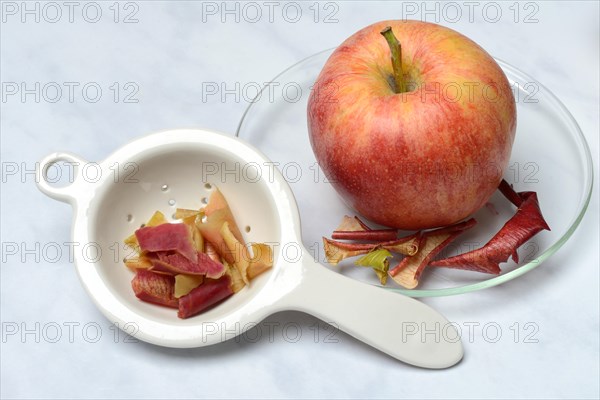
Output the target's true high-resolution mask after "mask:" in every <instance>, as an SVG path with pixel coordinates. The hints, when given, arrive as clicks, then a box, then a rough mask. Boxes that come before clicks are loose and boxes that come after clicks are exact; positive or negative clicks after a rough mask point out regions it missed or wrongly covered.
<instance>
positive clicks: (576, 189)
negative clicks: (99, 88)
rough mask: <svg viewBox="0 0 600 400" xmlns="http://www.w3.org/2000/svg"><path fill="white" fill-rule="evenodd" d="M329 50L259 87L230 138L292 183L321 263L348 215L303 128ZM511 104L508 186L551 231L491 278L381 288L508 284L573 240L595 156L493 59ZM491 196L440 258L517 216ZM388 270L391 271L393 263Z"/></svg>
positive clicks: (451, 274)
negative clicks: (326, 243) (527, 195)
mask: <svg viewBox="0 0 600 400" xmlns="http://www.w3.org/2000/svg"><path fill="white" fill-rule="evenodd" d="M332 51H333V50H332V49H329V50H325V51H322V52H320V53H317V54H314V55H312V56H310V57H308V58H305V59H304V60H302V61H300V62H298V63H296V64H294V65H292V66H291V67H289V68H287V69H286V70H284V71H283V72H281V73H280V74H279V75H277V76H276V77H275V78H274V79H273V80H272V81H271V82H269V83H268V84H266V85H265V87H263V89H262V91H261V92H260V93H259V94H258V95H257V96H256V97H255V99H254V100H253V101H252V102H251V104H250V106H249V107H248V108H247V110H246V111H245V113H244V115H243V116H242V120H241V121H240V124H239V126H238V129H237V132H236V135H237V136H239V137H241V138H243V139H245V140H246V141H248V142H250V143H252V144H254V145H255V146H257V147H258V148H259V149H260V150H262V151H263V152H264V153H265V154H266V155H267V156H268V157H270V159H271V160H272V161H273V162H274V163H275V165H276V166H277V167H278V168H279V170H280V171H281V172H282V173H283V175H284V177H285V178H286V180H287V181H288V182H289V183H290V185H291V187H292V190H293V192H294V195H295V196H296V199H297V201H298V206H299V208H300V215H301V218H302V239H303V242H304V244H305V246H306V247H307V248H308V249H310V250H311V251H312V252H313V254H314V256H315V257H317V258H318V259H319V260H320V261H321V262H322V263H323V264H324V265H328V264H327V263H326V261H325V255H324V251H323V246H322V237H323V236H327V237H329V236H330V235H331V232H332V231H333V230H334V229H335V227H336V226H337V225H338V223H339V221H340V220H341V218H342V216H343V215H344V214H348V215H354V214H355V213H354V212H353V211H352V210H351V209H349V208H348V207H347V206H346V205H345V204H344V203H343V201H342V200H341V199H340V198H339V196H338V195H337V193H336V192H335V190H334V189H333V187H332V186H331V185H330V184H329V183H328V182H327V180H326V178H325V176H324V175H323V173H322V171H321V170H320V169H319V167H318V164H317V162H316V160H315V157H314V155H313V152H312V149H311V146H310V142H309V138H308V129H307V122H306V105H307V101H308V97H309V95H310V90H311V87H312V85H313V84H314V82H315V80H316V78H317V76H318V74H319V72H320V71H321V69H322V67H323V65H324V64H325V62H326V61H327V59H328V58H329V55H330V54H331V52H332ZM497 61H498V63H499V64H500V66H501V67H502V69H503V70H504V72H505V73H506V75H507V77H508V80H509V81H510V83H511V85H512V87H513V89H514V94H515V99H516V101H517V134H516V139H515V143H514V146H513V151H512V156H511V161H510V163H509V167H508V169H507V171H506V173H505V179H506V180H507V181H508V182H509V183H512V184H513V185H514V187H515V189H517V190H518V191H524V190H533V191H536V192H538V196H539V199H540V206H541V208H542V211H543V213H544V217H545V218H546V221H547V222H548V224H549V225H550V227H551V229H552V231H550V232H548V231H543V232H541V233H539V234H538V235H536V236H535V237H534V238H532V239H531V240H530V241H529V242H527V243H526V244H524V245H523V246H522V247H521V248H520V250H519V261H520V262H519V263H518V264H516V263H514V262H513V261H512V260H509V262H507V263H504V264H501V265H500V266H501V268H502V273H501V274H500V275H498V276H492V275H486V274H481V273H477V272H469V271H459V270H451V269H445V268H427V269H426V270H425V272H424V273H423V276H422V278H421V282H420V285H419V287H418V288H417V289H412V290H407V289H403V288H400V287H398V286H397V285H396V284H395V282H393V281H391V282H388V284H387V285H386V286H384V287H385V288H386V289H389V290H394V291H397V292H400V293H403V294H406V295H409V296H413V297H426V296H447V295H456V294H462V293H467V292H472V291H475V290H480V289H485V288H489V287H492V286H496V285H499V284H501V283H504V282H507V281H509V280H511V279H514V278H516V277H518V276H521V275H523V274H525V273H526V272H528V271H531V270H532V269H534V268H536V267H537V266H539V265H540V264H541V263H542V262H543V261H545V260H546V259H547V258H548V257H550V256H551V255H552V254H554V253H555V252H556V251H557V250H558V249H559V248H560V247H561V246H562V245H563V244H564V243H565V242H566V241H567V240H568V239H569V237H571V235H572V234H573V232H574V231H575V229H576V228H577V226H578V225H579V222H580V221H581V219H582V218H583V216H584V214H585V211H586V209H587V206H588V203H589V200H590V196H591V192H592V180H593V177H592V159H591V155H590V150H589V147H588V145H587V142H586V140H585V137H584V136H583V134H582V132H581V130H580V128H579V126H578V125H577V122H576V121H575V119H574V118H573V116H572V115H571V114H570V113H569V111H568V110H567V109H566V108H565V106H564V105H563V104H562V103H561V102H560V100H558V99H557V98H556V96H554V95H553V94H552V93H551V92H550V91H549V90H548V89H547V88H545V87H544V86H543V85H541V84H540V83H539V82H537V81H536V80H535V79H534V78H532V77H530V76H528V75H526V74H524V73H523V72H521V71H519V70H518V69H516V68H515V67H513V66H511V65H509V64H507V63H505V62H502V61H499V60H497ZM514 212H515V209H514V207H513V206H512V205H511V204H509V203H508V201H506V200H505V199H504V198H503V197H502V196H501V195H500V194H498V193H496V194H494V196H492V198H491V199H490V200H489V203H488V205H486V207H483V208H482V209H481V210H479V211H478V212H477V213H475V214H474V217H475V218H476V219H477V221H478V224H477V226H476V227H475V228H473V229H472V230H470V231H468V232H466V233H464V234H463V235H461V236H460V237H459V238H458V239H457V240H456V241H455V242H454V244H453V245H452V246H450V247H448V249H447V250H445V252H444V253H443V256H446V257H447V256H451V255H456V254H458V253H462V252H465V251H467V250H469V249H472V248H476V247H480V246H482V245H484V244H485V243H486V242H487V241H488V240H489V239H490V238H491V237H492V236H493V235H494V234H495V233H496V232H497V231H498V230H499V229H500V228H501V227H502V225H504V223H505V222H506V221H507V220H508V219H509V218H510V217H511V216H512V215H514ZM353 262H354V259H350V260H344V261H343V262H342V263H340V265H338V266H336V267H331V266H330V268H332V269H334V270H337V271H339V272H340V273H342V274H344V275H348V276H351V277H353V278H355V279H359V280H363V281H365V282H368V283H371V284H375V285H379V281H378V279H377V277H376V276H375V274H374V273H373V272H372V271H371V270H370V269H367V268H359V267H355V266H354V265H353ZM393 265H394V264H392V266H393Z"/></svg>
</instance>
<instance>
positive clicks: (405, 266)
mask: <svg viewBox="0 0 600 400" xmlns="http://www.w3.org/2000/svg"><path fill="white" fill-rule="evenodd" d="M476 223H477V222H476V221H475V219H473V218H471V219H469V220H467V221H464V222H460V223H458V224H454V225H451V226H448V227H445V228H440V229H436V230H433V231H428V232H423V234H422V236H421V237H420V242H419V250H418V251H417V253H416V254H415V255H413V256H411V257H405V258H404V259H403V260H402V261H400V263H399V264H398V265H397V266H396V267H394V268H393V269H392V270H390V271H389V275H390V276H391V277H392V279H393V280H394V281H395V282H396V283H397V284H399V285H400V286H403V287H405V288H407V289H414V288H415V287H417V285H418V284H419V278H420V277H421V274H422V273H423V270H424V269H425V267H426V266H427V265H428V264H429V262H430V261H431V259H433V257H435V256H436V255H437V254H439V252H440V251H442V250H443V249H444V248H445V247H446V246H448V245H449V244H450V243H451V242H452V241H453V240H454V239H456V238H457V237H458V236H459V235H460V234H461V233H463V232H464V231H465V230H467V229H470V228H472V227H473V226H474V225H475V224H476Z"/></svg>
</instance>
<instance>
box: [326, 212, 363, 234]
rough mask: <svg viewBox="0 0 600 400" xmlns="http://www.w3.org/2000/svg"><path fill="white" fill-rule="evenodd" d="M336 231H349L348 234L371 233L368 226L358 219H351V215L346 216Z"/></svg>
mask: <svg viewBox="0 0 600 400" xmlns="http://www.w3.org/2000/svg"><path fill="white" fill-rule="evenodd" d="M335 230H336V231H347V232H360V231H369V230H371V228H369V227H368V226H367V225H365V223H364V222H362V221H361V220H360V219H358V217H356V216H354V217H351V216H349V215H344V217H343V218H342V222H340V224H339V226H338V227H337V228H335Z"/></svg>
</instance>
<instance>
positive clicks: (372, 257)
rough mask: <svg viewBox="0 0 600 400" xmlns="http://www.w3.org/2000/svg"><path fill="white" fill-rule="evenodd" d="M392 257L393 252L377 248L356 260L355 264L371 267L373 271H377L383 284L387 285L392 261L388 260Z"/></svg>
mask: <svg viewBox="0 0 600 400" xmlns="http://www.w3.org/2000/svg"><path fill="white" fill-rule="evenodd" d="M390 257H392V253H390V252H389V251H388V250H386V249H375V250H373V251H371V252H369V253H368V254H366V255H365V256H363V257H361V258H359V259H358V260H356V261H355V262H354V264H355V265H358V266H361V267H371V268H372V269H373V271H375V274H376V275H377V277H378V278H379V281H380V282H381V284H382V285H385V284H386V283H387V276H388V270H389V268H390V261H389V260H388V258H390Z"/></svg>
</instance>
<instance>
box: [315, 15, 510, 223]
mask: <svg viewBox="0 0 600 400" xmlns="http://www.w3.org/2000/svg"><path fill="white" fill-rule="evenodd" d="M387 26H391V27H392V31H393V32H394V34H395V35H396V37H397V38H398V40H399V41H400V43H401V46H402V63H403V68H402V70H403V74H404V76H405V79H406V80H407V82H409V86H410V87H409V89H412V90H411V91H409V92H405V93H395V92H394V89H393V87H394V84H393V75H392V74H393V69H392V63H391V55H390V49H389V46H388V44H387V42H386V40H385V39H384V37H383V36H382V35H381V34H380V32H381V31H382V30H383V29H384V28H385V27H387ZM308 130H309V135H310V141H311V145H312V148H313V151H314V153H315V156H316V158H317V161H318V163H319V165H320V167H321V168H322V169H323V172H324V173H325V175H326V176H327V178H328V179H329V181H330V182H332V185H333V186H334V188H335V189H336V191H337V192H338V193H339V195H340V196H341V197H342V198H343V199H344V201H345V202H346V203H347V204H348V205H349V206H350V207H352V208H354V209H355V210H356V211H357V212H358V213H360V214H362V215H363V216H365V217H366V218H368V219H370V220H371V221H373V222H376V223H379V224H382V225H387V226H391V227H395V228H400V229H406V230H417V229H425V228H433V227H438V226H445V225H449V224H453V223H455V222H457V221H460V220H461V219H464V218H466V217H468V216H469V215H471V214H473V213H474V212H475V211H477V210H478V209H479V208H481V207H482V206H483V205H484V204H485V203H486V202H487V200H488V199H489V198H490V196H491V195H492V194H493V193H494V191H495V190H496V188H497V187H498V184H499V183H500V181H501V179H502V175H503V173H504V170H505V169H506V167H507V164H508V161H509V158H510V153H511V149H512V144H513V141H514V137H515V130H516V106H515V100H514V96H513V93H512V90H511V88H510V85H509V82H508V80H507V78H506V76H505V75H504V73H503V71H502V70H501V68H500V66H499V65H498V64H497V63H496V62H495V61H494V59H493V58H492V57H491V56H490V55H489V54H488V53H487V52H486V51H485V50H483V49H482V48H481V47H480V46H479V45H477V44H476V43H475V42H473V41H471V40H470V39H468V38H467V37H465V36H463V35H461V34H460V33H458V32H455V31H453V30H451V29H449V28H446V27H443V26H440V25H436V24H432V23H426V22H420V21H382V22H378V23H375V24H373V25H370V26H368V27H366V28H364V29H362V30H360V31H358V32H357V33H355V34H354V35H352V36H351V37H350V38H348V39H347V40H346V41H344V42H343V43H342V44H341V45H340V46H339V47H338V48H337V49H336V50H335V51H334V52H333V54H332V55H331V56H330V57H329V60H328V61H327V63H326V64H325V66H324V68H323V70H322V71H321V73H320V75H319V77H318V79H317V81H316V83H315V86H314V87H313V90H312V92H311V95H310V98H309V101H308Z"/></svg>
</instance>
